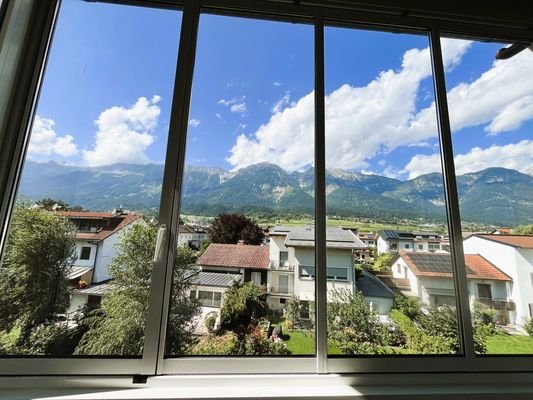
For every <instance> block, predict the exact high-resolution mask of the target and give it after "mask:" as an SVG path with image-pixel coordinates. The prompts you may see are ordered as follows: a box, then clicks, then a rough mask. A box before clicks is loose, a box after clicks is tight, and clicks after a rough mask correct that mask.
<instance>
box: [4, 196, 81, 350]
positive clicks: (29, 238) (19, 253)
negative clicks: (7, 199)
mask: <svg viewBox="0 0 533 400" xmlns="http://www.w3.org/2000/svg"><path fill="white" fill-rule="evenodd" d="M74 235H75V230H74V227H73V226H72V224H71V223H70V222H69V221H68V219H66V218H61V217H58V216H56V215H54V214H53V213H50V212H48V211H45V210H42V209H35V208H33V209H32V208H28V205H27V204H20V205H18V206H17V208H16V209H15V213H14V216H13V219H12V222H11V231H10V235H9V238H8V241H7V245H6V250H5V256H4V259H3V263H2V267H1V269H0V298H1V301H0V330H10V329H12V328H13V327H14V326H15V325H18V326H20V328H21V336H20V338H19V343H20V345H24V343H25V342H26V341H27V340H28V338H29V336H30V334H31V330H32V329H33V328H35V327H36V326H37V325H39V324H42V323H45V322H51V321H54V320H55V319H56V318H57V315H58V314H60V313H64V312H65V311H66V309H67V306H68V301H69V293H68V290H67V275H68V273H69V271H70V268H71V267H72V265H73V264H74V261H75V257H76V256H75V251H74V250H75V244H74Z"/></svg>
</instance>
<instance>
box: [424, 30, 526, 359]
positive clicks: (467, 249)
mask: <svg viewBox="0 0 533 400" xmlns="http://www.w3.org/2000/svg"><path fill="white" fill-rule="evenodd" d="M450 42H451V43H453V45H454V46H462V47H463V48H465V52H464V56H463V57H462V58H461V62H460V63H457V66H456V68H453V69H450V70H448V71H446V82H447V88H446V90H447V97H448V103H449V109H450V125H451V130H452V134H453V145H454V146H453V148H454V160H455V174H456V179H457V189H458V197H459V205H460V210H461V227H462V231H463V236H465V237H466V239H465V240H464V242H463V246H464V255H465V264H466V265H467V267H468V266H469V265H473V264H474V263H476V265H478V267H476V268H480V267H482V268H484V271H485V276H484V279H483V282H479V281H475V280H473V279H472V282H469V288H470V299H469V301H470V305H471V311H472V326H473V327H474V329H476V327H480V326H482V327H483V332H484V335H485V337H486V340H485V344H486V352H485V353H484V354H486V355H493V354H523V353H529V354H532V353H533V348H531V347H529V346H528V344H527V343H529V340H530V339H531V338H530V337H529V335H524V334H525V333H526V330H528V329H529V331H531V328H530V327H531V320H530V314H529V307H528V304H529V303H531V302H532V301H533V290H532V289H531V285H530V282H529V281H528V277H529V273H530V271H531V268H532V267H533V258H532V255H533V253H532V252H533V236H531V234H532V233H533V230H532V227H533V225H532V224H533V208H532V204H533V203H532V199H533V177H532V171H533V136H532V129H533V98H532V96H531V93H532V90H533V71H531V68H530V65H531V62H532V61H533V52H531V51H530V50H529V49H526V50H525V51H521V52H519V53H517V54H516V55H514V56H512V57H510V58H504V59H499V60H494V56H495V55H496V54H497V53H498V52H499V50H500V49H501V48H502V47H505V45H503V44H498V43H491V44H487V43H480V42H477V41H466V40H453V41H450ZM444 50H445V51H444V54H445V57H446V55H447V54H448V51H447V49H446V48H444ZM502 53H503V52H502ZM466 76H468V79H465V77H466ZM518 77H520V78H518ZM435 158H436V155H429V156H420V157H419V160H418V163H419V165H420V166H422V165H429V164H428V162H429V160H432V159H433V160H434V159H435ZM428 168H429V167H428ZM476 286H477V287H476ZM474 289H477V290H474ZM521 333H522V334H521Z"/></svg>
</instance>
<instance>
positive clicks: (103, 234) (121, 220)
mask: <svg viewBox="0 0 533 400" xmlns="http://www.w3.org/2000/svg"><path fill="white" fill-rule="evenodd" d="M56 215H59V216H62V217H67V218H68V219H70V220H78V219H83V220H87V219H93V220H109V221H110V222H112V223H110V224H108V225H107V226H103V227H101V228H100V229H99V230H98V231H97V232H83V231H81V232H76V239H77V240H90V241H95V242H98V241H101V240H104V239H106V238H108V237H109V236H111V235H112V234H114V233H116V232H118V231H120V230H121V229H123V228H124V227H125V226H126V225H129V224H131V223H132V222H134V221H136V220H138V219H140V218H141V215H139V214H135V213H129V214H120V215H113V214H111V213H106V212H86V211H57V212H56Z"/></svg>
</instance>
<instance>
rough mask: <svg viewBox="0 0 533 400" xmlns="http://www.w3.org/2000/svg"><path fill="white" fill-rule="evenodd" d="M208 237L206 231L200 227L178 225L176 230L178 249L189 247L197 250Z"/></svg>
mask: <svg viewBox="0 0 533 400" xmlns="http://www.w3.org/2000/svg"><path fill="white" fill-rule="evenodd" d="M208 236H209V235H208V234H207V231H206V230H205V229H204V228H203V227H201V226H195V225H188V224H184V225H180V226H179V229H178V247H189V248H191V249H195V250H198V249H199V248H200V246H201V244H202V242H203V241H204V240H207V238H208Z"/></svg>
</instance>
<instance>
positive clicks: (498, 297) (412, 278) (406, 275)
mask: <svg viewBox="0 0 533 400" xmlns="http://www.w3.org/2000/svg"><path fill="white" fill-rule="evenodd" d="M465 263H466V268H467V281H468V294H469V300H470V306H471V307H473V305H474V303H475V302H476V301H477V302H480V303H482V304H485V305H487V306H489V307H491V308H492V309H494V311H495V318H496V319H497V320H498V321H499V322H500V323H502V324H514V320H515V312H514V310H515V305H514V302H513V301H512V299H511V298H510V296H509V293H510V287H511V286H512V284H513V280H512V278H511V277H510V276H509V275H507V274H506V273H504V272H503V271H502V270H500V269H499V268H497V267H496V266H495V265H494V264H493V263H491V262H490V261H489V260H487V259H485V258H484V257H482V256H480V255H479V254H465ZM391 268H392V275H393V278H395V279H406V280H408V281H409V291H410V293H409V294H410V295H412V296H417V297H418V298H419V299H420V300H421V301H422V303H424V304H427V305H431V306H438V305H444V304H447V305H451V306H455V305H456V304H455V296H454V292H455V288H454V280H453V274H452V263H451V256H450V255H449V254H446V253H430V252H427V253H421V252H418V253H413V252H400V253H398V255H397V256H396V258H395V259H394V260H393V262H392V266H391Z"/></svg>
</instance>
